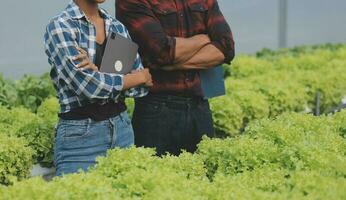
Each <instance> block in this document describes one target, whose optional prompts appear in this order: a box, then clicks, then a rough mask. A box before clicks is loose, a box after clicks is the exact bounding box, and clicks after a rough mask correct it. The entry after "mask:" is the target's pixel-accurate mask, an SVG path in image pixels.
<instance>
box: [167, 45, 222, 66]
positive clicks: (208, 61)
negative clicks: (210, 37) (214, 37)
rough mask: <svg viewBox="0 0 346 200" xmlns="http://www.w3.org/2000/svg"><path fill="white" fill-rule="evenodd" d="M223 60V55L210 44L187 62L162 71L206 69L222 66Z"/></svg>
mask: <svg viewBox="0 0 346 200" xmlns="http://www.w3.org/2000/svg"><path fill="white" fill-rule="evenodd" d="M224 59H225V56H224V54H223V53H222V52H221V51H220V50H219V49H218V48H216V47H215V46H214V45H212V44H208V45H206V46H204V47H203V48H202V49H200V50H199V51H198V52H197V53H196V54H195V55H194V56H193V57H191V58H190V59H189V60H187V61H185V62H182V63H177V64H175V65H174V66H166V67H164V68H163V70H167V71H172V70H190V69H208V68H211V67H214V66H216V65H219V64H222V63H223V61H224Z"/></svg>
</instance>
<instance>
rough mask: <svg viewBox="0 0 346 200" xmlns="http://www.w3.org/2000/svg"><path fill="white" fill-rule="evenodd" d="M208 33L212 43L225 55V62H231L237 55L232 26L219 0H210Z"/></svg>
mask: <svg viewBox="0 0 346 200" xmlns="http://www.w3.org/2000/svg"><path fill="white" fill-rule="evenodd" d="M207 2H208V22H207V26H208V34H209V37H210V39H211V41H212V44H213V45H214V46H215V47H216V48H218V49H219V50H220V51H221V52H222V53H223V54H224V56H225V60H224V63H230V62H231V61H232V60H233V58H234V56H235V49H234V39H233V34H232V31H231V28H230V26H229V24H228V23H227V21H226V19H225V17H224V16H223V14H222V12H221V10H220V8H219V4H218V2H217V0H208V1H207Z"/></svg>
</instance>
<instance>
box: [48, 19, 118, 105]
mask: <svg viewBox="0 0 346 200" xmlns="http://www.w3.org/2000/svg"><path fill="white" fill-rule="evenodd" d="M77 46H78V44H77V42H76V41H75V39H74V36H73V33H72V32H71V29H70V28H69V27H68V26H67V25H66V24H64V23H62V22H59V21H52V22H51V23H50V24H49V25H48V26H47V29H46V33H45V49H46V54H47V55H48V57H49V59H50V60H51V62H52V64H54V66H56V67H57V68H58V69H57V71H58V79H59V81H64V82H65V83H66V84H67V86H68V87H69V88H70V89H71V90H72V91H74V92H75V93H76V94H77V95H78V96H83V97H86V98H87V99H116V98H118V97H119V95H120V93H121V91H122V89H123V84H124V83H123V75H119V74H106V73H101V72H95V71H92V70H81V69H78V68H77V66H76V65H77V64H78V62H75V61H73V57H74V56H76V55H78V54H79V53H78V50H77V49H76V47H77Z"/></svg>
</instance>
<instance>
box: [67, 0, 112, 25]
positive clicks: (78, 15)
mask: <svg viewBox="0 0 346 200" xmlns="http://www.w3.org/2000/svg"><path fill="white" fill-rule="evenodd" d="M99 11H100V14H101V17H103V18H104V19H108V18H109V16H108V13H107V12H106V11H105V10H103V9H101V8H99ZM66 12H67V14H68V15H69V16H70V17H71V18H72V19H82V18H85V19H86V20H88V18H87V17H86V15H85V13H84V12H83V11H82V10H81V9H80V8H79V6H78V5H77V4H76V3H75V2H74V0H71V1H70V3H69V4H68V5H67V7H66ZM88 21H89V20H88Z"/></svg>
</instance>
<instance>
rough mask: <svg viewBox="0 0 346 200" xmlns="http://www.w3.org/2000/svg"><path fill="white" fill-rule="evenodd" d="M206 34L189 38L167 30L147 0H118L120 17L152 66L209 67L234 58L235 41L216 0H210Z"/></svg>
mask: <svg viewBox="0 0 346 200" xmlns="http://www.w3.org/2000/svg"><path fill="white" fill-rule="evenodd" d="M207 4H208V17H207V22H206V28H207V30H206V32H207V33H208V35H206V34H199V35H195V36H192V37H190V38H182V37H171V36H169V35H167V34H166V30H165V29H164V28H163V27H162V25H161V23H160V20H159V19H158V18H157V17H156V15H155V14H154V13H153V11H152V8H151V5H150V3H149V2H148V1H147V0H117V18H118V19H119V20H120V21H122V22H123V23H124V24H125V25H126V26H127V28H128V29H129V31H130V33H131V35H132V36H133V39H134V41H135V42H137V43H138V44H140V51H141V54H142V56H143V59H145V61H146V62H148V63H149V67H151V68H160V69H163V70H178V69H179V70H188V69H206V68H210V67H213V66H216V65H218V64H221V63H230V62H231V60H232V59H233V58H234V41H233V36H232V32H231V30H230V27H229V25H228V24H227V22H226V21H225V19H224V17H223V15H222V13H221V11H220V9H219V6H218V3H217V1H216V0H209V1H207Z"/></svg>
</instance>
